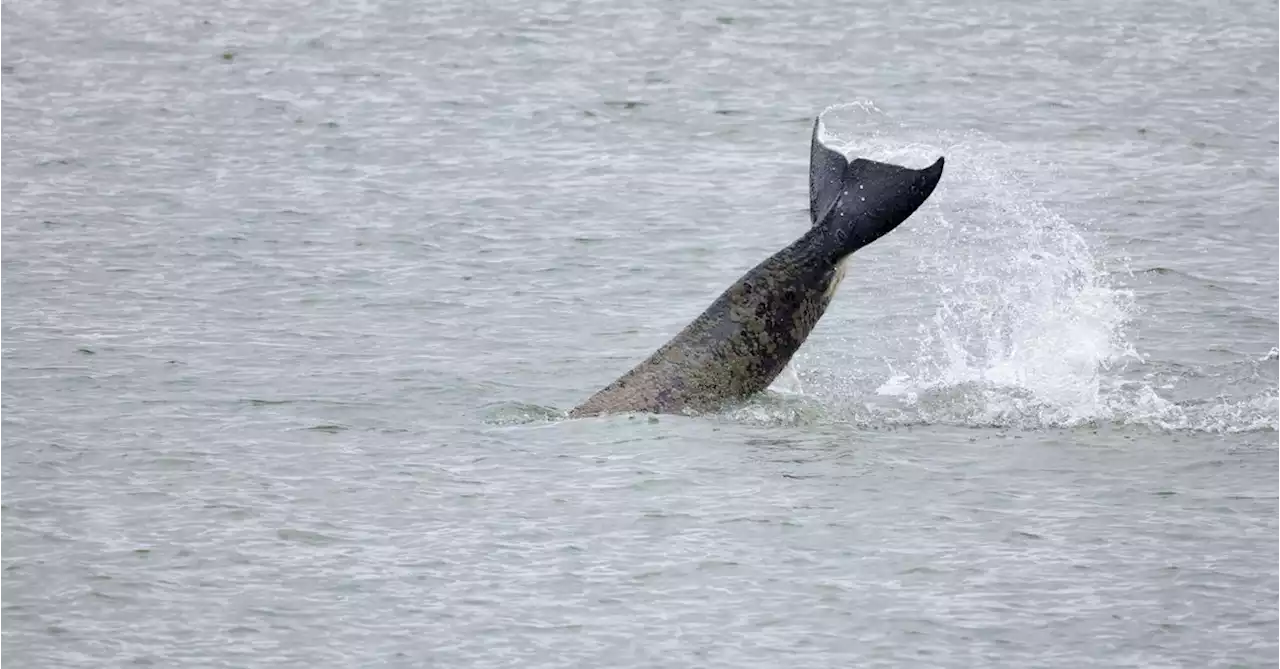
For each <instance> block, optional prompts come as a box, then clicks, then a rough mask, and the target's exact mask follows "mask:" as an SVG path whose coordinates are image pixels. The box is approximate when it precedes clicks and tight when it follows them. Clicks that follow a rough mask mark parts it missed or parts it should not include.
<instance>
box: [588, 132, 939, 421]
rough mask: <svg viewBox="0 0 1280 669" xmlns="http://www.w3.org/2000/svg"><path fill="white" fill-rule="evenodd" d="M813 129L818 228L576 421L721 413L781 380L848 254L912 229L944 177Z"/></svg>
mask: <svg viewBox="0 0 1280 669" xmlns="http://www.w3.org/2000/svg"><path fill="white" fill-rule="evenodd" d="M821 128H822V118H821V117H819V118H818V119H817V120H816V121H815V122H814V127H813V138H812V142H811V147H812V148H811V152H810V168H809V170H810V173H809V209H810V216H811V217H812V220H813V226H812V227H811V228H810V229H809V231H808V232H806V233H805V234H804V235H803V236H801V237H800V239H797V240H796V241H795V242H793V243H792V244H791V245H790V246H788V247H786V248H785V249H782V250H781V251H779V252H777V253H775V254H773V256H772V257H770V258H769V259H767V260H765V261H764V262H762V263H760V264H759V265H757V266H755V267H754V268H752V269H751V271H749V272H747V273H746V274H745V275H743V276H742V278H740V279H738V281H737V283H735V284H733V285H732V286H730V287H729V289H728V290H726V291H725V292H724V293H722V294H721V295H720V297H718V298H717V299H716V301H715V302H713V303H712V304H711V306H710V307H709V308H708V309H707V310H706V311H704V312H703V313H702V315H701V316H698V318H697V319H696V320H694V321H693V322H692V323H690V324H689V325H688V326H687V327H685V329H684V330H683V331H681V332H680V334H678V335H676V336H675V338H673V339H672V340H671V341H669V342H667V344H666V345H664V346H663V347H662V348H660V349H658V350H657V351H656V352H654V354H653V355H651V356H649V359H647V360H645V361H644V362H642V363H640V364H639V365H637V366H636V367H635V368H634V369H632V370H631V371H630V372H627V373H626V374H625V375H623V376H622V377H621V378H619V379H618V380H617V381H614V382H613V383H612V384H610V385H609V386H608V387H606V388H604V389H603V390H601V391H600V392H598V393H596V394H595V395H593V396H592V397H591V398H590V399H588V400H587V401H586V402H584V403H582V405H580V406H578V407H577V408H575V409H574V410H573V411H572V412H570V414H569V415H570V416H571V417H582V416H592V415H597V414H602V413H621V412H649V413H686V412H696V411H708V410H714V409H717V408H719V407H720V406H722V405H723V404H724V403H725V402H727V401H733V400H741V399H745V398H747V397H749V396H750V395H753V394H755V393H758V392H760V391H762V390H764V389H765V388H768V387H769V384H770V383H772V382H773V380H774V379H775V378H777V376H778V374H780V373H781V372H782V370H783V369H784V368H785V367H786V366H787V363H788V362H789V361H790V360H791V357H792V356H793V355H795V353H796V351H797V350H798V349H799V348H800V345H801V344H803V343H804V341H805V339H806V338H807V337H808V336H809V333H810V332H812V331H813V328H814V326H815V325H817V324H818V319H820V318H822V314H823V312H825V311H826V309H827V304H828V303H829V302H830V301H831V296H832V295H833V294H834V289H835V284H836V283H838V282H839V280H840V277H841V275H842V271H843V270H842V268H841V263H842V261H844V260H845V258H847V257H848V256H849V254H851V253H853V252H854V251H857V250H858V249H860V248H862V247H863V246H866V245H867V244H870V243H871V242H873V241H875V240H876V239H879V238H880V237H881V236H883V235H884V234H886V233H888V232H889V231H890V230H893V229H894V228H895V227H897V226H898V225H899V224H900V223H902V222H903V221H905V220H906V219H907V217H909V216H910V215H911V214H912V213H914V212H915V210H916V209H917V208H918V207H919V206H920V205H921V204H923V203H924V201H925V200H926V199H928V197H929V195H930V194H931V193H932V192H933V189H934V187H935V186H937V184H938V180H939V179H940V178H941V177H942V167H943V159H942V158H939V159H938V161H937V162H935V163H934V164H933V165H931V166H930V167H927V168H925V169H923V170H911V169H907V168H905V167H900V166H897V165H889V164H886V163H877V162H873V161H869V160H862V159H857V160H854V161H853V162H852V163H850V162H848V161H846V160H845V158H844V156H843V155H841V154H840V153H838V152H836V151H833V150H831V149H829V148H827V147H826V146H825V145H823V144H822V142H821V140H820V135H821Z"/></svg>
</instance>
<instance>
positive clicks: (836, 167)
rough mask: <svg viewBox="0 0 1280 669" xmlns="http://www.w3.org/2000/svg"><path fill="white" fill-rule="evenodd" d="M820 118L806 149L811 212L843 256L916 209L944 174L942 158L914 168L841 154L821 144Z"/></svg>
mask: <svg viewBox="0 0 1280 669" xmlns="http://www.w3.org/2000/svg"><path fill="white" fill-rule="evenodd" d="M821 134H822V117H821V116H819V117H818V118H817V120H815V121H814V123H813V137H812V140H811V145H810V151H809V216H810V219H811V220H812V222H813V225H814V226H824V227H826V228H828V229H829V230H830V231H831V232H832V233H833V234H835V235H836V236H837V238H838V241H839V242H840V243H839V244H838V245H837V247H838V252H839V255H840V256H845V255H848V254H850V253H853V252H854V251H857V250H858V249H860V248H862V247H864V246H866V245H867V244H870V243H871V242H874V241H875V240H877V239H879V238H881V237H883V236H884V235H886V234H888V233H889V232H890V231H892V230H893V229H894V228H896V227H898V226H899V225H900V224H901V223H902V222H903V221H905V220H907V218H908V217H910V216H911V214H913V213H915V211H916V209H919V208H920V205H922V204H924V202H925V200H927V199H929V196H930V195H931V194H932V193H933V189H934V188H935V187H937V185H938V180H939V179H941V178H942V168H943V164H944V162H945V161H944V159H943V158H938V160H937V161H936V162H934V163H933V164H932V165H930V166H929V167H926V168H924V169H920V170H913V169H911V168H909V167H903V166H901V165H893V164H890V163H880V162H876V161H874V160H866V159H863V158H857V159H855V160H854V161H853V162H849V161H848V160H846V159H845V157H844V155H843V154H842V153H840V152H839V151H836V150H834V149H832V148H831V147H829V146H827V145H826V144H823V142H822V138H821Z"/></svg>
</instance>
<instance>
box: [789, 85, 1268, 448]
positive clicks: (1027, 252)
mask: <svg viewBox="0 0 1280 669" xmlns="http://www.w3.org/2000/svg"><path fill="white" fill-rule="evenodd" d="M829 112H831V113H829V114H828V115H827V117H826V119H824V121H825V122H824V124H823V125H824V127H823V128H822V135H821V136H822V137H823V140H824V142H825V143H827V144H828V145H830V146H834V147H837V148H840V149H842V150H844V151H845V152H846V153H847V154H849V155H852V156H858V157H864V158H869V159H873V160H880V161H885V162H896V163H899V164H904V165H909V166H921V165H927V164H929V163H930V162H932V160H933V159H934V158H936V156H937V155H939V154H942V155H946V156H947V158H948V162H947V171H946V174H945V176H944V177H943V180H944V182H945V189H942V188H940V189H939V191H940V192H939V193H938V194H935V196H934V197H933V198H932V199H931V202H930V205H931V206H929V207H928V209H926V211H924V212H921V213H922V214H923V218H927V219H928V220H927V223H926V222H921V221H918V220H915V221H913V223H915V225H909V226H904V227H903V228H902V230H899V231H898V232H896V233H895V234H899V235H901V234H907V235H913V236H914V239H913V240H912V241H911V249H912V251H910V252H909V253H910V255H911V256H912V260H913V261H914V263H915V269H916V271H917V272H918V274H917V277H916V278H915V279H914V281H916V285H918V286H919V291H920V294H919V295H918V297H919V301H920V304H921V307H920V308H921V309H923V310H924V311H925V313H929V311H930V310H931V312H932V313H931V315H930V316H928V317H926V318H924V319H922V322H921V323H920V325H919V326H918V328H917V332H916V334H915V338H914V342H913V346H909V347H908V349H911V348H914V354H907V355H899V356H895V357H890V358H887V359H885V360H884V362H885V364H886V365H887V366H888V367H889V369H890V370H891V371H890V373H889V375H888V378H887V379H883V380H882V381H880V382H879V385H878V387H876V388H875V389H874V396H873V397H870V398H868V397H866V389H863V391H862V392H859V393H858V394H860V395H863V397H862V398H861V401H862V402H863V404H862V405H861V406H859V407H856V408H853V413H854V414H855V416H854V419H855V420H856V421H858V422H863V421H866V422H872V423H880V424H885V423H888V424H961V425H968V426H1001V427H1005V426H1014V427H1022V428H1031V429H1035V428H1042V427H1072V426H1079V425H1085V424H1096V423H1099V422H1110V423H1118V424H1140V425H1146V426H1149V427H1155V428H1158V429H1173V430H1195V431H1213V432H1221V431H1227V432H1236V431H1253V430H1258V429H1275V426H1276V396H1275V392H1274V390H1272V391H1263V392H1262V393H1261V394H1259V395H1256V396H1254V397H1248V398H1234V399H1221V400H1220V401H1217V402H1216V403H1200V404H1195V405H1191V404H1187V403H1175V402H1172V401H1170V400H1168V399H1165V398H1162V397H1161V396H1160V394H1159V393H1158V392H1157V391H1156V389H1154V388H1153V387H1152V386H1151V385H1150V384H1149V383H1148V382H1144V381H1134V380H1126V379H1125V377H1124V374H1123V372H1124V370H1125V367H1126V366H1128V365H1130V364H1132V365H1134V366H1138V367H1141V366H1142V365H1143V364H1144V361H1143V356H1141V355H1140V354H1139V353H1138V352H1137V351H1136V350H1135V348H1134V347H1133V346H1132V345H1131V344H1130V342H1129V340H1128V338H1127V336H1126V324H1127V323H1128V322H1129V321H1130V319H1131V318H1132V317H1133V316H1134V315H1135V314H1136V313H1137V307H1136V305H1135V304H1134V299H1133V295H1132V293H1130V292H1129V291H1127V290H1123V289H1121V288H1119V287H1117V286H1115V285H1114V284H1113V283H1112V279H1111V276H1112V270H1114V269H1117V268H1109V267H1107V266H1106V263H1105V262H1103V261H1102V260H1101V259H1100V256H1099V253H1098V250H1097V249H1096V248H1095V246H1094V245H1093V244H1092V243H1091V241H1090V239H1089V237H1088V235H1087V234H1086V232H1085V231H1084V230H1082V229H1081V228H1080V227H1078V226H1076V225H1073V224H1072V223H1071V222H1069V221H1068V220H1066V219H1065V218H1064V217H1063V216H1061V215H1059V214H1058V213H1055V212H1053V211H1050V210H1049V209H1048V208H1046V207H1045V206H1044V205H1043V204H1041V200H1040V199H1039V198H1037V197H1036V196H1035V192H1036V190H1035V186H1034V184H1029V183H1027V182H1025V181H1024V180H1023V178H1020V177H1019V176H1018V175H1017V174H1015V173H1014V172H1013V171H1012V170H1011V169H1009V168H1008V167H1007V166H1008V165H1017V164H1018V163H1019V162H1020V161H1021V162H1025V160H1026V158H1025V157H1022V156H1019V155H1018V154H1017V153H1016V152H1014V151H1013V150H1011V149H1010V148H1009V147H1005V146H1002V145H999V144H998V143H996V142H992V141H990V140H989V139H986V138H983V137H978V136H973V135H970V136H967V137H965V138H964V139H963V141H961V142H953V141H949V140H948V138H940V137H938V136H937V134H936V133H934V134H932V135H930V134H929V133H921V132H914V131H912V130H911V129H909V128H905V127H903V126H901V125H899V124H895V123H892V122H889V121H887V120H886V118H885V117H884V115H883V114H882V113H881V112H880V111H879V110H877V109H876V108H875V107H874V105H871V104H869V103H855V104H851V105H840V106H837V107H833V108H831V109H830V110H829ZM850 113H851V114H852V115H854V117H855V120H854V121H853V122H846V121H837V120H835V119H836V118H838V117H841V116H846V117H847V116H848V115H849V114H850ZM833 127H836V128H840V127H844V128H856V129H857V133H858V136H857V137H856V138H853V139H852V140H842V139H841V137H840V135H838V134H836V133H833V132H832V128H833ZM877 127H878V128H888V131H887V132H880V131H879V130H878V129H877ZM1032 167H1034V170H1035V171H1037V172H1043V171H1044V170H1045V168H1044V167H1042V166H1032ZM940 194H941V195H943V197H938V195H940ZM918 216H919V215H918ZM1119 269H1120V270H1122V271H1123V270H1125V269H1127V268H1124V267H1121V268H1119ZM805 376H807V375H805ZM806 381H808V379H806ZM780 385H782V386H784V387H786V388H788V389H790V390H791V391H792V392H793V393H794V392H797V391H798V389H799V385H798V384H797V383H790V382H788V383H786V384H780ZM807 385H810V386H812V385H813V384H812V383H809V384H807ZM778 389H782V388H778ZM845 390H846V391H847V390H848V389H845ZM841 394H843V395H845V397H846V398H847V397H848V395H847V392H846V393H841Z"/></svg>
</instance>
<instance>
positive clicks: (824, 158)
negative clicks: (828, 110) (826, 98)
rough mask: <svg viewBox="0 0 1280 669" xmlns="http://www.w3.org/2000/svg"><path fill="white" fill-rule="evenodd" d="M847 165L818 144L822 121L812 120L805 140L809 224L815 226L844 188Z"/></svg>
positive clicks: (837, 154) (831, 150) (840, 156)
mask: <svg viewBox="0 0 1280 669" xmlns="http://www.w3.org/2000/svg"><path fill="white" fill-rule="evenodd" d="M848 167H849V161H848V160H845V157H844V154H843V153H840V152H839V151H836V150H835V149H832V148H831V147H829V146H827V145H826V144H824V143H823V142H822V117H821V116H819V117H818V118H816V119H814V120H813V133H812V135H811V136H810V138H809V222H810V223H812V224H814V225H817V224H818V222H819V221H821V220H822V215H823V214H825V213H826V211H827V210H828V209H830V208H831V205H832V203H834V202H835V200H836V198H837V197H839V196H840V191H841V190H842V189H843V188H844V173H845V169H847V168H848Z"/></svg>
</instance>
